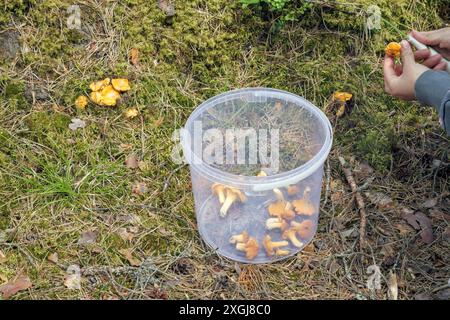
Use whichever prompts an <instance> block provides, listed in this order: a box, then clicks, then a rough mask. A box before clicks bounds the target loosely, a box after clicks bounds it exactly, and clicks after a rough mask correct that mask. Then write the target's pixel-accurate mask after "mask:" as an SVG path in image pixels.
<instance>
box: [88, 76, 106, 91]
mask: <svg viewBox="0 0 450 320" xmlns="http://www.w3.org/2000/svg"><path fill="white" fill-rule="evenodd" d="M110 82H111V79H110V78H105V79H103V80H100V81H96V82H92V83H91V84H90V85H89V89H91V91H94V92H95V91H100V90H102V89H103V88H104V87H106V86H107V85H109V84H110Z"/></svg>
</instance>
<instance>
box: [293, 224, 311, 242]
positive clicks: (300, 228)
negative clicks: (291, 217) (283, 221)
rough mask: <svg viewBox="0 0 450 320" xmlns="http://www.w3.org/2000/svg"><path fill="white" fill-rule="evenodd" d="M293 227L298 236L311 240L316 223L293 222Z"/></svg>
mask: <svg viewBox="0 0 450 320" xmlns="http://www.w3.org/2000/svg"><path fill="white" fill-rule="evenodd" d="M291 227H292V228H293V229H295V230H296V231H297V234H298V235H299V236H300V237H301V238H303V239H306V238H309V237H310V236H311V235H312V232H313V230H314V229H313V228H314V223H313V222H312V221H311V220H304V221H302V222H295V221H292V222H291Z"/></svg>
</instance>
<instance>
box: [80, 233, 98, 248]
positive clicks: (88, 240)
mask: <svg viewBox="0 0 450 320" xmlns="http://www.w3.org/2000/svg"><path fill="white" fill-rule="evenodd" d="M96 239H97V231H86V232H83V233H82V234H81V237H80V238H79V239H78V244H80V245H87V244H93V243H95V241H96Z"/></svg>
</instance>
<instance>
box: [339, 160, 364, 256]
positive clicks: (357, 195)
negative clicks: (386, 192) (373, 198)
mask: <svg viewBox="0 0 450 320" xmlns="http://www.w3.org/2000/svg"><path fill="white" fill-rule="evenodd" d="M338 158H339V162H340V163H341V166H342V171H343V172H344V175H345V178H346V179H347V182H348V184H349V185H350V188H351V189H352V193H353V194H354V195H355V199H356V204H357V205H358V209H359V216H360V223H359V247H360V248H361V250H362V249H364V248H365V246H366V224H367V217H366V208H365V207H366V206H365V204H364V199H363V197H362V195H361V193H360V192H359V191H358V186H357V185H356V182H355V179H354V178H353V174H352V171H351V170H350V169H349V168H348V167H347V162H346V161H345V159H344V158H343V157H338Z"/></svg>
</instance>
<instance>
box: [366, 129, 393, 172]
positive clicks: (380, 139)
mask: <svg viewBox="0 0 450 320" xmlns="http://www.w3.org/2000/svg"><path fill="white" fill-rule="evenodd" d="M358 139H359V141H358V142H357V151H358V152H359V155H360V157H361V158H363V159H365V160H367V161H369V162H370V163H371V164H372V165H373V166H374V167H375V168H376V169H377V170H380V171H385V170H387V169H388V168H389V165H390V163H391V159H392V155H391V152H392V146H393V143H394V141H393V140H392V133H391V132H389V128H388V129H386V130H384V131H377V130H375V129H370V130H368V131H367V133H366V134H365V135H363V136H360V137H359V138H358Z"/></svg>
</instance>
